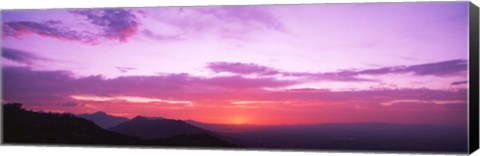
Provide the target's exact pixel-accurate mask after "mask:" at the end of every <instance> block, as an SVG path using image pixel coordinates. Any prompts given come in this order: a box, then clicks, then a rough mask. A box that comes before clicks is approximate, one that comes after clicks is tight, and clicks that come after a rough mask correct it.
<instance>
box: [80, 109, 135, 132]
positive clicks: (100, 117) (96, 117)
mask: <svg viewBox="0 0 480 156" xmlns="http://www.w3.org/2000/svg"><path fill="white" fill-rule="evenodd" d="M77 116H78V117H81V118H84V119H87V120H91V121H93V122H94V123H95V124H97V125H98V126H100V127H102V128H104V129H107V128H111V127H113V126H116V125H118V124H120V123H122V122H125V121H128V118H126V117H119V116H112V115H109V114H107V113H105V112H103V111H98V112H95V113H93V114H80V115H77Z"/></svg>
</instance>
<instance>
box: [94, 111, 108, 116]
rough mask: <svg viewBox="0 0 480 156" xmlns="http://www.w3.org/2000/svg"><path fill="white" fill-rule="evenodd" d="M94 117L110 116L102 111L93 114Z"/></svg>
mask: <svg viewBox="0 0 480 156" xmlns="http://www.w3.org/2000/svg"><path fill="white" fill-rule="evenodd" d="M92 115H103V116H107V115H108V114H107V113H105V112H102V111H98V112H95V113H93V114H92Z"/></svg>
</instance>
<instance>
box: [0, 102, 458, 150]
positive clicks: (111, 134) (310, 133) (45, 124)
mask: <svg viewBox="0 0 480 156" xmlns="http://www.w3.org/2000/svg"><path fill="white" fill-rule="evenodd" d="M3 108H4V127H5V128H4V136H5V137H4V142H6V143H44V144H47V143H56V144H102V145H142V146H182V147H183V146H186V147H245V148H261V149H282V150H284V149H289V150H339V151H345V150H355V151H361V150H365V151H372V150H373V151H395V152H404V151H416V152H442V153H445V152H452V153H459V152H466V151H467V147H468V146H467V141H468V140H467V139H468V136H467V127H466V126H448V125H430V124H391V123H378V122H365V123H329V124H302V125H252V124H240V125H237V124H211V123H203V122H198V121H195V120H173V119H167V118H162V117H143V116H137V117H135V118H133V119H131V120H127V121H124V122H121V123H119V124H116V126H113V127H110V128H101V127H99V126H97V125H100V124H103V126H105V124H104V123H113V122H105V121H113V120H111V119H117V118H119V117H115V116H111V115H108V114H106V113H101V112H100V113H94V114H96V115H94V116H95V118H90V119H89V120H86V119H83V118H79V117H76V116H73V115H71V114H54V113H39V112H32V111H26V110H24V109H22V108H21V105H18V104H17V105H16V104H13V105H12V104H9V105H4V106H3ZM84 117H85V116H84ZM94 123H96V124H97V125H96V124H94ZM105 127H108V126H105Z"/></svg>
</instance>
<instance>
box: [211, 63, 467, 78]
mask: <svg viewBox="0 0 480 156" xmlns="http://www.w3.org/2000/svg"><path fill="white" fill-rule="evenodd" d="M467 63H468V62H467V60H448V61H441V62H433V63H426V64H418V65H410V66H394V67H385V68H376V69H365V70H341V71H337V72H288V71H281V70H277V69H274V68H270V67H267V66H262V65H257V64H253V63H229V62H212V63H210V64H209V65H208V66H207V68H208V69H210V70H212V71H213V72H215V73H222V72H224V73H232V74H238V75H249V74H250V75H260V76H272V75H281V76H291V77H297V78H307V79H310V80H329V81H354V82H355V81H357V82H362V81H367V82H368V81H377V80H374V79H366V78H360V77H359V76H360V75H385V74H408V73H412V74H414V75H417V76H427V75H431V76H452V75H456V74H458V73H460V72H465V71H466V70H467Z"/></svg>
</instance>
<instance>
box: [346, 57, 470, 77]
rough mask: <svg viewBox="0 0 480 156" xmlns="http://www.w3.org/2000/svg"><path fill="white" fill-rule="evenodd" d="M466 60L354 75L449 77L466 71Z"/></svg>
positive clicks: (390, 68) (380, 69) (372, 70)
mask: <svg viewBox="0 0 480 156" xmlns="http://www.w3.org/2000/svg"><path fill="white" fill-rule="evenodd" d="M467 67H468V61H467V60H449V61H442V62H434V63H426V64H419V65H412V66H397V67H387V68H379V69H369V70H362V71H358V72H356V74H366V75H379V74H401V73H413V74H415V75H421V76H423V75H434V76H449V75H454V74H458V72H461V71H466V70H467Z"/></svg>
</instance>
